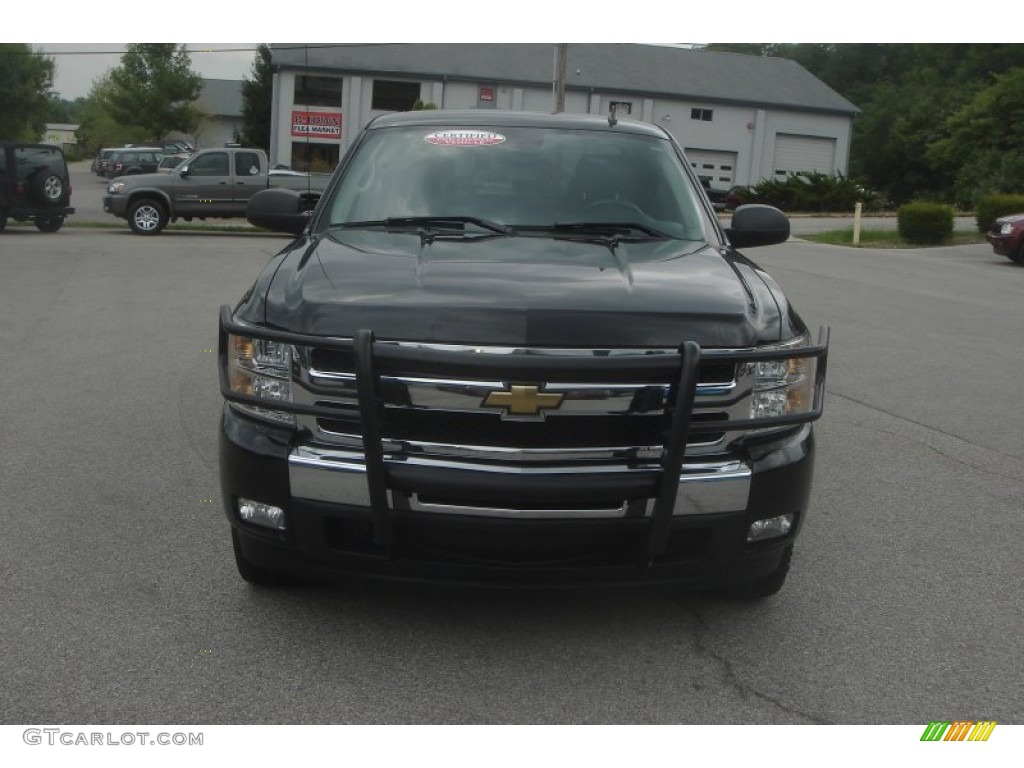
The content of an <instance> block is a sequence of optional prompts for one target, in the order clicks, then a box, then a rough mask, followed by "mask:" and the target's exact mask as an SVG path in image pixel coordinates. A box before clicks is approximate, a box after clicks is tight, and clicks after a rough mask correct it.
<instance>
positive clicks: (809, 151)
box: [772, 133, 836, 178]
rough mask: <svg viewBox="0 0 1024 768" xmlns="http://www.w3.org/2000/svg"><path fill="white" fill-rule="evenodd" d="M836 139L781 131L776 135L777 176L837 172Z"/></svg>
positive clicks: (774, 168)
mask: <svg viewBox="0 0 1024 768" xmlns="http://www.w3.org/2000/svg"><path fill="white" fill-rule="evenodd" d="M835 160H836V140H835V139H825V138H822V137H820V136H797V135H795V134H792V133H780V134H777V135H776V136H775V163H774V165H773V166H772V168H773V170H774V173H775V176H776V177H778V178H782V177H784V176H789V175H790V174H792V173H810V172H812V171H817V172H818V173H827V174H833V173H835V172H836V166H835Z"/></svg>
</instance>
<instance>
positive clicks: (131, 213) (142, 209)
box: [128, 199, 167, 235]
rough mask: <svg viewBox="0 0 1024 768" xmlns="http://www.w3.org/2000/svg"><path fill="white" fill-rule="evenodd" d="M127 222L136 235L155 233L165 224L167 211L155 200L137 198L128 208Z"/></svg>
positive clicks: (158, 232)
mask: <svg viewBox="0 0 1024 768" xmlns="http://www.w3.org/2000/svg"><path fill="white" fill-rule="evenodd" d="M128 224H129V225H130V226H131V228H132V232H134V233H135V234H136V235H157V234H160V232H161V230H163V228H164V227H166V226H167V211H165V210H164V207H163V206H162V205H160V203H158V202H156V201H155V200H149V199H146V200H139V201H138V202H137V203H132V205H131V207H130V208H129V209H128Z"/></svg>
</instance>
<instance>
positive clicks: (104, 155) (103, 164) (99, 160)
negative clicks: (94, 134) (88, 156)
mask: <svg viewBox="0 0 1024 768" xmlns="http://www.w3.org/2000/svg"><path fill="white" fill-rule="evenodd" d="M116 151H117V150H116V149H112V148H109V147H104V148H102V149H100V151H99V152H97V153H96V157H95V158H93V161H92V165H91V166H90V167H89V170H90V171H92V172H93V173H95V174H96V175H97V176H102V175H103V174H104V172H105V171H106V170H107V163H109V162H110V156H111V155H112V154H114V152H116Z"/></svg>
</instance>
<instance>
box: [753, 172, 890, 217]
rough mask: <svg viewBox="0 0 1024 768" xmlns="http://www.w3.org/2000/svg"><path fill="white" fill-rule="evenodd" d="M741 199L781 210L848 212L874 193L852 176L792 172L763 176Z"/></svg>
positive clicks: (867, 200) (868, 201)
mask: <svg viewBox="0 0 1024 768" xmlns="http://www.w3.org/2000/svg"><path fill="white" fill-rule="evenodd" d="M742 196H743V198H744V202H749V203H763V204H765V205H773V206H775V207H776V208H780V209H782V210H783V211H808V212H812V211H813V212H817V213H830V212H842V213H845V212H848V211H852V210H853V207H854V205H856V204H857V203H858V202H862V203H865V204H867V205H868V206H870V204H871V203H872V202H874V199H875V195H873V194H871V193H869V192H868V191H867V190H865V189H864V188H863V187H861V186H860V185H859V184H857V183H856V182H855V181H853V180H852V179H849V178H847V177H846V176H843V175H842V174H837V175H835V176H829V175H827V174H824V173H794V174H791V175H789V176H787V177H786V178H785V179H765V180H764V181H762V182H760V183H758V184H756V185H754V186H753V187H749V188H748V189H746V190H745V191H744V193H743V195H742Z"/></svg>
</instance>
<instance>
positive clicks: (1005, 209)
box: [977, 195, 1024, 232]
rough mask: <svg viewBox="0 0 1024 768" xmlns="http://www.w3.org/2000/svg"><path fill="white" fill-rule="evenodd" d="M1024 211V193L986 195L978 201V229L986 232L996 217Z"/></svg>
mask: <svg viewBox="0 0 1024 768" xmlns="http://www.w3.org/2000/svg"><path fill="white" fill-rule="evenodd" d="M1011 213H1024V195H986V196H985V197H983V198H981V199H980V200H979V201H978V208H977V215H978V231H979V232H988V231H989V230H990V229H992V225H993V224H995V223H996V219H998V218H999V217H1000V216H1008V215H1009V214H1011Z"/></svg>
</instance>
